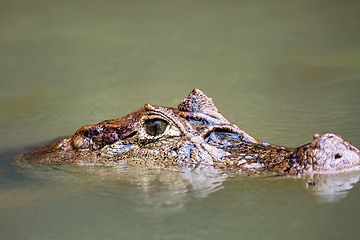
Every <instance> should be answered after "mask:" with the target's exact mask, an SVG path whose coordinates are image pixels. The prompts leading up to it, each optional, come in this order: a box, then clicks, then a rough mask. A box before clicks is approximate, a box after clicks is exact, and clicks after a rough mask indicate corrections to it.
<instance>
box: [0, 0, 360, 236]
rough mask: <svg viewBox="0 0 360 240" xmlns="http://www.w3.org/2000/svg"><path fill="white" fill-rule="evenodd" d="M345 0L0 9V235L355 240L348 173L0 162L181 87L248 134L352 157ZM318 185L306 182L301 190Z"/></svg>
mask: <svg viewBox="0 0 360 240" xmlns="http://www.w3.org/2000/svg"><path fill="white" fill-rule="evenodd" d="M359 9H360V4H359V2H358V1H346V3H345V2H343V1H331V2H329V1H320V0H315V1H314V0H312V1H310V0H309V1H304V0H297V1H280V0H275V1H42V0H38V1H23V0H22V1H21V0H15V1H7V2H2V3H0V81H1V88H0V92H1V95H0V124H1V128H0V134H1V136H2V137H1V138H0V239H355V238H356V237H357V236H358V235H359V234H360V228H359V223H360V222H359V220H358V217H359V214H360V203H359V201H360V185H359V183H358V181H359V178H360V173H351V174H346V175H338V176H331V177H325V178H320V179H317V178H316V176H315V177H314V178H315V179H310V178H309V177H307V178H276V177H262V178H255V177H241V176H235V177H234V178H229V177H228V176H226V175H221V174H220V175H219V174H212V173H191V172H186V171H185V172H166V171H149V170H148V171H147V170H143V169H136V168H120V167H119V168H100V167H97V168H79V167H70V166H54V167H50V168H45V167H34V168H33V169H26V170H21V169H18V168H16V167H13V166H12V165H11V161H12V157H13V156H14V155H16V154H18V153H21V152H22V151H25V150H28V149H32V148H33V147H34V146H39V145H41V144H45V143H47V142H49V141H51V140H52V139H54V138H57V137H60V136H68V135H71V134H73V133H74V132H75V131H76V130H77V129H78V128H80V127H81V126H83V125H86V124H94V123H97V122H100V121H102V120H104V119H110V118H116V117H122V116H125V115H126V114H127V113H129V112H131V111H134V110H137V109H138V108H140V107H141V106H142V105H143V104H144V103H151V104H157V105H164V106H173V107H175V106H177V104H178V103H179V101H180V100H181V99H182V98H184V97H185V96H186V95H187V94H188V93H189V92H190V91H191V90H192V89H193V88H195V87H196V88H200V89H201V90H203V91H204V92H205V93H206V94H207V95H208V96H210V97H212V98H213V100H214V102H215V104H216V105H217V107H218V108H219V109H220V111H221V112H222V114H223V115H224V116H225V117H227V118H228V119H229V120H230V121H231V122H233V123H235V124H237V125H238V126H239V127H240V128H241V129H243V130H245V131H247V132H249V133H250V134H251V135H252V136H254V137H256V138H258V139H261V140H265V141H268V142H271V143H274V144H279V145H286V146H291V147H295V146H299V145H302V144H305V143H307V142H309V141H311V139H312V135H313V134H314V133H320V134H323V133H326V132H334V133H337V134H339V135H341V136H343V137H344V138H345V139H347V140H349V141H350V142H352V143H353V144H354V145H356V146H358V147H360V124H359V119H360V106H359V103H360V94H359V90H360V15H359ZM312 181H316V183H317V184H316V185H315V186H312V184H308V182H312Z"/></svg>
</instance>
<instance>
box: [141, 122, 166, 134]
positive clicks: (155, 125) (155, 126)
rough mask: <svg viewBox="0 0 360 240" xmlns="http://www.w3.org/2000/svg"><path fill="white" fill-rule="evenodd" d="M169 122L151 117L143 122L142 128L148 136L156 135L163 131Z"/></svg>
mask: <svg viewBox="0 0 360 240" xmlns="http://www.w3.org/2000/svg"><path fill="white" fill-rule="evenodd" d="M168 125H169V123H168V122H167V121H165V120H163V119H159V118H153V119H148V120H146V121H145V122H144V128H145V131H146V133H147V134H149V135H150V136H158V135H160V134H162V133H164V132H165V130H166V128H167V127H168Z"/></svg>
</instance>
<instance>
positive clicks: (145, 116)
mask: <svg viewBox="0 0 360 240" xmlns="http://www.w3.org/2000/svg"><path fill="white" fill-rule="evenodd" d="M219 131H224V132H232V133H234V134H236V135H237V136H241V137H242V138H243V139H244V141H249V142H257V140H255V139H254V138H252V137H250V136H249V135H247V134H246V133H245V132H243V131H241V130H240V129H238V128H237V127H236V126H235V125H233V124H231V123H230V122H228V121H227V120H226V119H225V118H224V117H223V116H222V115H221V114H220V112H219V111H218V109H217V108H216V107H215V105H214V104H213V102H212V99H211V98H208V97H207V96H206V95H205V94H204V93H203V92H201V91H200V90H198V89H194V90H193V91H192V92H191V93H190V94H189V96H187V97H186V98H185V99H184V100H182V101H181V103H180V104H179V106H178V108H177V109H174V108H167V107H161V106H152V105H150V104H145V106H144V107H143V108H141V109H139V110H138V111H136V112H133V113H130V114H129V115H127V116H126V117H124V118H121V119H112V120H106V121H103V122H101V123H99V124H96V125H89V126H85V127H82V128H80V129H79V130H78V131H77V132H76V133H75V134H74V135H73V136H72V137H68V138H65V139H63V140H61V141H58V142H56V143H54V144H52V145H50V146H47V147H44V148H39V149H37V150H34V151H33V152H30V153H27V154H24V155H23V158H27V159H33V160H35V161H37V162H41V163H57V162H58V163H60V162H73V163H114V162H119V161H126V163H133V164H146V165H162V166H167V165H182V164H186V165H194V166H198V165H213V162H214V160H220V159H221V157H223V156H226V155H229V153H227V152H225V151H224V150H223V149H221V148H217V147H216V146H215V145H214V144H209V143H208V141H207V139H208V138H209V136H210V135H211V133H213V132H219Z"/></svg>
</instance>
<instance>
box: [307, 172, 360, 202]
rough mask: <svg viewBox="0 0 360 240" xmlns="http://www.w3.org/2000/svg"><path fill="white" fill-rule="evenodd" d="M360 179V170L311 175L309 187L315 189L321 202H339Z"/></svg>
mask: <svg viewBox="0 0 360 240" xmlns="http://www.w3.org/2000/svg"><path fill="white" fill-rule="evenodd" d="M359 180H360V171H352V172H343V173H337V174H322V175H319V174H316V175H312V176H309V179H308V184H307V189H309V190H312V191H314V193H315V195H316V196H318V197H319V200H320V201H321V202H337V201H340V200H341V199H343V198H345V197H346V196H347V194H348V193H349V191H350V190H351V189H352V188H353V187H354V185H355V184H356V183H357V182H358V181H359Z"/></svg>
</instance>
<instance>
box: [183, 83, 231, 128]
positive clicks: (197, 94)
mask: <svg viewBox="0 0 360 240" xmlns="http://www.w3.org/2000/svg"><path fill="white" fill-rule="evenodd" d="M178 109H179V110H180V111H184V112H192V113H202V114H204V115H207V116H211V117H213V118H215V119H218V120H220V121H221V122H222V123H224V124H230V122H229V121H228V120H226V118H224V117H223V115H221V113H220V112H219V110H218V109H217V108H216V107H215V104H214V102H213V101H212V99H211V98H209V97H208V96H206V95H205V94H204V93H203V92H202V91H201V90H200V89H197V88H195V89H194V90H192V92H191V93H190V94H189V95H188V96H187V97H186V98H184V99H183V100H182V101H181V102H180V104H179V105H178Z"/></svg>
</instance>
